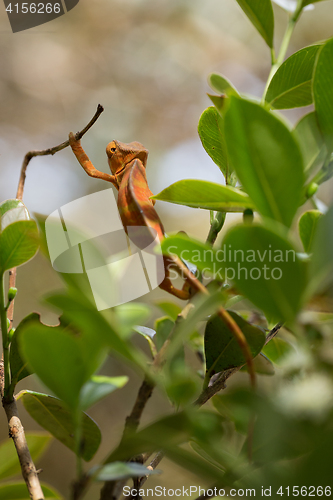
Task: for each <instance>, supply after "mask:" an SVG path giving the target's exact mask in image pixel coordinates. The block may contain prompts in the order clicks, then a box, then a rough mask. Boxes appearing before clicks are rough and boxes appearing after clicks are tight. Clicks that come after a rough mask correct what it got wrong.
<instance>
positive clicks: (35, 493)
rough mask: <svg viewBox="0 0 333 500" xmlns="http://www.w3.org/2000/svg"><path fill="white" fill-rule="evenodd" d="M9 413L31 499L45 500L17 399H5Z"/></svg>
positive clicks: (12, 432)
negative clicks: (20, 416) (8, 400)
mask: <svg viewBox="0 0 333 500" xmlns="http://www.w3.org/2000/svg"><path fill="white" fill-rule="evenodd" d="M3 407H4V410H5V412H6V415H7V420H8V428H9V436H10V437H11V438H12V439H13V441H14V445H15V448H16V452H17V455H18V458H19V461H20V464H21V470H22V476H23V479H24V480H25V483H26V485H27V488H28V491H29V495H30V498H31V500H43V499H44V494H43V491H42V488H41V486H40V483H39V479H38V474H37V471H36V467H35V464H34V463H33V460H32V458H31V455H30V452H29V448H28V444H27V441H26V438H25V434H24V429H23V426H22V424H21V420H20V418H19V416H18V411H17V406H16V401H15V400H13V401H11V402H9V403H8V402H5V401H3Z"/></svg>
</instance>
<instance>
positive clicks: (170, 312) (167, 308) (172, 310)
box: [156, 300, 182, 321]
mask: <svg viewBox="0 0 333 500" xmlns="http://www.w3.org/2000/svg"><path fill="white" fill-rule="evenodd" d="M156 305H157V306H158V307H159V308H160V309H162V311H163V312H164V313H165V314H166V315H167V316H169V317H170V318H171V319H173V320H174V321H176V319H177V316H178V314H179V313H180V312H181V310H182V309H181V307H179V306H178V305H177V304H174V303H173V302H166V301H164V300H162V301H159V302H156Z"/></svg>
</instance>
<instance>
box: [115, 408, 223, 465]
mask: <svg viewBox="0 0 333 500" xmlns="http://www.w3.org/2000/svg"><path fill="white" fill-rule="evenodd" d="M221 423H222V422H221V418H220V417H219V416H218V415H216V414H215V413H213V412H210V411H202V410H198V409H196V408H191V409H190V410H187V411H186V410H184V411H181V412H178V413H177V414H174V415H168V416H166V417H162V418H161V419H159V420H157V421H156V422H153V423H152V424H150V425H148V426H147V427H145V428H144V429H142V430H140V431H138V432H137V433H135V434H128V436H126V437H125V438H124V439H123V440H122V442H121V443H120V445H119V446H118V448H117V449H116V450H114V451H113V452H112V454H111V455H110V456H109V458H108V459H107V461H106V462H107V463H109V462H110V461H113V457H114V459H115V460H119V459H120V460H122V459H123V458H124V459H126V458H127V457H128V456H134V455H137V454H139V453H141V452H142V451H144V450H145V447H147V449H146V451H148V450H154V449H157V450H161V449H164V450H170V449H171V450H172V448H173V447H174V446H177V445H180V444H183V443H186V442H187V441H189V440H190V439H196V440H198V442H205V441H206V442H214V441H215V440H216V439H218V438H219V437H221V436H222V435H223V429H222V425H221ZM129 450H131V451H130V454H128V451H129Z"/></svg>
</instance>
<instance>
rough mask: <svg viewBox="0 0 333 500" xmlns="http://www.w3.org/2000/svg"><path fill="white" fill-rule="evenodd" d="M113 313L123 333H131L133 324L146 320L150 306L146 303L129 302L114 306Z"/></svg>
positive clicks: (139, 323)
mask: <svg viewBox="0 0 333 500" xmlns="http://www.w3.org/2000/svg"><path fill="white" fill-rule="evenodd" d="M114 313H115V319H116V321H118V322H119V325H121V330H122V332H123V334H126V333H129V334H132V332H133V326H134V325H141V324H142V323H145V322H146V321H147V319H148V318H149V316H150V308H149V306H148V305H147V304H140V303H139V302H131V303H129V304H122V305H120V306H117V307H115V308H114Z"/></svg>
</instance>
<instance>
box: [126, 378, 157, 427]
mask: <svg viewBox="0 0 333 500" xmlns="http://www.w3.org/2000/svg"><path fill="white" fill-rule="evenodd" d="M153 390H154V383H153V382H152V381H150V380H147V379H145V380H144V381H143V382H142V384H141V386H140V389H139V392H138V395H137V398H136V400H135V403H134V406H133V408H132V411H131V413H130V415H129V416H128V417H127V418H126V422H125V429H124V434H123V437H124V436H125V435H126V434H127V433H128V432H135V431H136V430H137V428H138V427H139V423H140V420H141V416H142V413H143V410H144V409H145V406H146V404H147V402H148V399H149V398H150V397H151V395H152V393H153Z"/></svg>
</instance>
